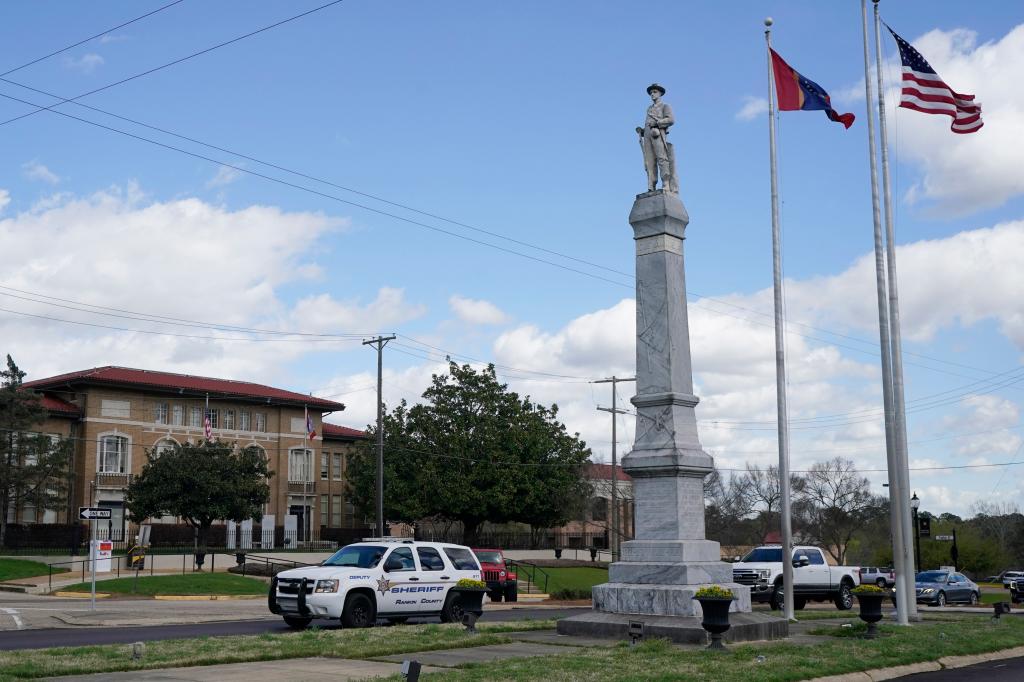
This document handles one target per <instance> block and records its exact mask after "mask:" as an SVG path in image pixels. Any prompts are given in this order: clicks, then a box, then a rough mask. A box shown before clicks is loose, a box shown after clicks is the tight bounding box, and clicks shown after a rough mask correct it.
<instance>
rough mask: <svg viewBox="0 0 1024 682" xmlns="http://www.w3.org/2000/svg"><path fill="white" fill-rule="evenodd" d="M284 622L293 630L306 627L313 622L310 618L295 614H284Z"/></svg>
mask: <svg viewBox="0 0 1024 682" xmlns="http://www.w3.org/2000/svg"><path fill="white" fill-rule="evenodd" d="M284 622H285V624H286V625H287V626H288V627H290V628H291V629H293V630H305V629H306V627H307V626H308V625H309V624H310V623H311V622H313V619H312V618H302V617H296V616H285V617H284Z"/></svg>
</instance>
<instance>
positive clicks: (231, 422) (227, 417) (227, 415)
mask: <svg viewBox="0 0 1024 682" xmlns="http://www.w3.org/2000/svg"><path fill="white" fill-rule="evenodd" d="M224 428H225V429H233V428H235V411H234V410H224Z"/></svg>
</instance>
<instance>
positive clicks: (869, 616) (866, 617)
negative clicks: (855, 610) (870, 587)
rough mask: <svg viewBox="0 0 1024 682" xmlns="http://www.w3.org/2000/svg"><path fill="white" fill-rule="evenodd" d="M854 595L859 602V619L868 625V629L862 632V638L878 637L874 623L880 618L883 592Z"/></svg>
mask: <svg viewBox="0 0 1024 682" xmlns="http://www.w3.org/2000/svg"><path fill="white" fill-rule="evenodd" d="M854 596H856V597H857V601H858V602H860V619H861V620H862V621H864V622H865V623H867V625H868V631H867V632H866V633H865V634H864V638H865V639H874V638H876V637H878V626H877V625H876V623H877V622H878V621H880V620H882V600H883V599H885V594H884V593H882V594H857V595H854Z"/></svg>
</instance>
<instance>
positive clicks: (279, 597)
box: [267, 578, 342, 619]
mask: <svg viewBox="0 0 1024 682" xmlns="http://www.w3.org/2000/svg"><path fill="white" fill-rule="evenodd" d="M312 585H313V581H311V580H307V579H306V578H303V579H302V581H301V583H300V584H299V589H298V590H296V591H295V592H296V593H295V594H288V593H282V592H281V590H280V589H279V586H278V582H277V578H274V579H273V580H271V583H270V592H269V594H268V595H267V602H268V603H267V606H268V607H269V608H270V612H271V613H276V614H278V615H281V616H292V617H295V618H334V619H338V618H341V604H342V600H341V599H339V597H338V593H336V592H324V593H322V594H314V593H312V592H311V591H309V590H310V589H311V588H312Z"/></svg>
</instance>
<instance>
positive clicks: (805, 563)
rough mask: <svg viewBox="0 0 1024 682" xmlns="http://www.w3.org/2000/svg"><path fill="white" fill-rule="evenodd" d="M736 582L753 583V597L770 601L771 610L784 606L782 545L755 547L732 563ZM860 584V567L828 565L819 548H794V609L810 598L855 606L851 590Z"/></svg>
mask: <svg viewBox="0 0 1024 682" xmlns="http://www.w3.org/2000/svg"><path fill="white" fill-rule="evenodd" d="M732 576H733V580H734V581H735V582H738V583H740V584H741V585H749V586H750V599H751V601H757V602H768V604H769V605H770V606H771V607H772V609H775V610H778V609H781V608H782V607H783V605H784V604H783V590H782V547H781V546H780V545H765V546H762V547H757V548H755V549H752V550H751V551H750V552H749V553H748V554H747V555H746V556H745V557H743V558H742V559H741V560H740V561H739V562H738V563H735V564H733V565H732ZM859 584H860V573H859V569H858V568H856V567H853V566H829V565H828V562H827V561H825V554H824V553H823V552H822V551H821V549H819V548H818V547H809V546H802V545H801V546H797V547H794V548H793V608H794V609H798V610H799V609H802V608H803V607H804V605H805V604H806V603H807V602H808V601H831V602H834V603H835V605H836V608H837V609H840V610H843V611H845V610H846V609H849V608H852V607H853V595H852V594H851V592H850V591H851V590H852V589H853V588H854V587H856V586H857V585H859Z"/></svg>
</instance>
